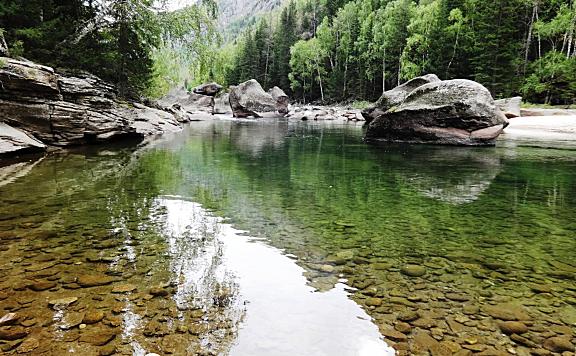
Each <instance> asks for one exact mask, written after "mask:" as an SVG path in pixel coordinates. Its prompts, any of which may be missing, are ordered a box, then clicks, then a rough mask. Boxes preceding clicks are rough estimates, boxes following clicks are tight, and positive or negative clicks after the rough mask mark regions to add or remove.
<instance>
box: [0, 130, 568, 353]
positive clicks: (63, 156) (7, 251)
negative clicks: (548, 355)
mask: <svg viewBox="0 0 576 356" xmlns="http://www.w3.org/2000/svg"><path fill="white" fill-rule="evenodd" d="M361 137H362V129H361V127H360V126H357V125H350V124H339V123H303V122H288V121H284V120H278V121H229V120H217V121H205V122H199V123H194V124H192V125H191V126H189V127H188V128H187V129H186V130H185V131H184V132H182V133H178V134H175V135H170V136H166V137H163V138H162V139H160V140H158V141H155V142H153V143H151V144H148V145H146V146H144V147H141V148H134V147H107V148H103V147H92V148H90V150H82V151H76V152H73V151H69V152H65V153H60V154H53V155H50V156H47V157H45V158H43V159H42V160H38V161H30V162H28V163H20V164H18V165H12V166H8V167H2V168H0V178H1V182H0V202H1V205H0V307H1V308H2V309H3V311H0V317H2V315H4V314H6V313H8V312H14V313H16V314H17V317H16V318H17V320H15V321H12V322H11V324H13V325H12V326H10V327H8V326H2V327H1V329H0V330H2V333H0V339H9V338H12V339H15V340H3V341H0V346H1V350H2V351H1V352H4V353H6V354H11V353H16V352H21V353H25V352H30V353H31V354H38V355H42V354H46V355H56V354H62V353H71V352H76V353H80V354H85V355H98V354H108V353H112V352H116V353H118V354H126V355H145V354H146V353H150V352H155V353H158V354H168V353H172V354H176V355H187V354H189V355H191V354H233V355H303V354H309V355H380V354H381V355H391V354H394V352H393V350H392V348H390V346H392V345H393V346H394V347H395V348H396V349H397V350H398V351H397V354H413V355H419V354H426V353H427V352H430V353H432V354H455V353H457V352H463V350H470V351H474V352H480V351H484V352H485V354H498V353H496V352H501V353H502V354H509V353H515V354H528V353H529V351H530V350H535V349H539V348H541V347H542V346H544V344H545V343H546V340H547V339H548V338H550V337H554V336H559V337H561V338H564V339H567V340H568V342H571V343H573V342H574V340H572V338H573V334H574V328H575V325H576V307H575V304H576V282H575V279H576V263H575V262H574V261H576V239H575V237H576V219H574V217H576V146H573V145H570V142H563V144H562V145H561V146H558V147H556V146H555V145H554V143H553V142H546V141H541V142H540V144H539V145H536V146H540V147H533V146H535V145H533V144H532V143H533V142H526V141H525V140H518V139H515V138H514V137H512V135H510V137H509V138H506V135H505V136H504V137H503V139H502V140H501V141H499V143H498V146H497V147H496V148H454V147H431V146H404V145H389V146H380V147H374V146H367V145H365V144H364V143H362V141H361ZM543 147H546V148H543ZM64 297H74V298H78V299H77V300H75V301H74V302H72V303H71V304H70V305H68V306H62V305H61V306H59V307H54V306H52V307H51V306H50V305H49V303H50V301H54V300H55V299H59V298H64ZM502 310H506V311H508V313H509V314H511V315H504V316H503V315H502ZM410 313H412V314H414V316H412V315H411V314H410ZM502 318H504V319H520V320H521V322H522V323H523V324H524V325H525V326H527V327H528V329H529V330H528V331H526V332H523V335H524V336H523V337H525V338H526V339H527V340H528V341H529V342H524V343H522V342H519V341H518V340H516V341H513V340H511V339H510V337H509V336H506V335H504V334H503V333H502V331H501V330H500V327H499V324H498V323H499V322H501V321H502ZM18 333H20V334H21V335H17V334H18ZM18 336H19V337H18ZM22 336H25V337H22ZM16 337H18V338H16ZM384 340H385V341H386V343H387V344H388V345H390V346H388V345H387V344H386V343H385V342H384ZM490 352H491V353H490Z"/></svg>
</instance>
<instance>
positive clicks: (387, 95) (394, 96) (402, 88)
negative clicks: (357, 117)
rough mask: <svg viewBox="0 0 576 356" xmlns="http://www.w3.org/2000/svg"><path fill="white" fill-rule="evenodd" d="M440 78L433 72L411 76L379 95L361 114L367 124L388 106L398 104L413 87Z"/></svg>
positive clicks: (436, 80) (386, 109)
mask: <svg viewBox="0 0 576 356" xmlns="http://www.w3.org/2000/svg"><path fill="white" fill-rule="evenodd" d="M439 81H440V79H439V78H438V77H437V76H436V75H435V74H427V75H423V76H421V77H416V78H413V79H411V80H409V81H407V82H406V83H404V84H401V85H399V86H397V87H396V88H394V89H391V90H387V91H385V92H384V93H382V95H381V96H380V99H378V101H376V103H375V104H374V105H373V106H371V107H368V108H366V109H364V110H362V116H364V119H365V120H366V123H367V124H369V123H370V122H371V121H372V120H374V119H375V118H376V117H378V116H379V115H382V114H383V113H385V112H386V111H388V110H389V109H390V108H392V107H394V106H398V105H400V104H401V103H402V102H403V101H404V99H406V97H407V96H408V94H410V93H411V92H412V91H413V90H414V89H416V88H418V87H420V86H422V85H424V84H428V83H435V82H439Z"/></svg>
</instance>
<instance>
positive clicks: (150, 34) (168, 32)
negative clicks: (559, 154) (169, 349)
mask: <svg viewBox="0 0 576 356" xmlns="http://www.w3.org/2000/svg"><path fill="white" fill-rule="evenodd" d="M167 2H168V1H167V0H163V1H157V0H122V1H106V0H100V1H99V0H90V1H84V0H71V1H61V0H60V1H59V0H49V1H42V0H29V1H24V0H4V1H2V2H1V3H0V31H2V33H3V34H4V37H5V39H6V41H7V43H8V47H9V48H10V52H11V55H12V56H15V57H19V56H22V57H25V58H27V59H30V60H33V61H37V62H39V63H42V64H47V65H50V66H53V67H55V68H57V69H59V70H66V71H78V70H81V71H88V72H91V73H93V74H96V75H98V76H100V77H102V78H104V79H106V80H108V81H110V82H112V83H114V84H116V85H117V86H118V89H119V92H120V93H121V94H122V95H123V96H126V97H137V98H141V97H152V98H157V97H160V96H162V95H164V94H165V93H166V92H167V91H168V90H169V89H170V88H171V87H174V86H177V85H182V84H183V83H184V82H186V84H187V85H188V86H189V87H191V86H192V85H195V84H199V83H201V82H206V81H217V82H218V83H220V84H223V85H225V86H227V85H235V84H238V83H240V82H243V81H245V80H248V79H251V78H255V79H257V80H258V81H259V82H260V83H261V84H262V86H263V87H264V88H265V89H268V88H270V87H272V86H279V87H281V88H282V89H284V90H285V91H286V92H287V93H288V94H289V95H290V96H291V97H292V98H293V99H294V100H297V101H301V102H311V101H322V102H324V103H331V102H345V101H352V100H367V101H373V100H376V99H377V98H378V97H379V96H380V94H381V93H382V92H383V91H385V90H388V89H391V88H393V87H395V86H396V85H398V84H400V83H402V82H404V81H406V80H409V79H411V78H413V77H415V76H418V75H422V74H428V73H434V74H437V75H438V76H439V77H440V78H441V79H453V78H466V79H472V80H475V81H478V82H480V83H482V84H483V85H485V86H486V87H487V88H488V89H489V90H490V91H491V92H492V94H493V96H495V97H509V96H513V95H521V96H523V97H524V98H525V100H527V101H530V102H533V103H545V104H572V103H574V100H575V98H576V34H575V32H576V31H575V27H576V1H575V0H495V1H490V2H487V1H483V0H352V1H347V0H290V1H289V2H284V3H283V5H282V6H281V7H279V8H277V9H276V10H273V11H271V12H268V13H265V14H264V15H262V16H260V17H259V18H258V19H257V21H250V22H249V24H248V25H247V27H245V28H244V29H243V30H241V31H239V32H236V34H235V38H228V37H230V36H223V35H222V34H223V33H224V32H225V30H224V29H219V28H217V25H216V21H215V19H216V17H217V12H218V9H217V4H216V3H215V2H214V1H212V0H204V1H202V2H198V3H196V4H194V5H190V6H187V7H185V8H183V9H180V10H177V11H168V9H167V7H166V3H167ZM225 37H226V41H224V38H225ZM232 37H234V36H232Z"/></svg>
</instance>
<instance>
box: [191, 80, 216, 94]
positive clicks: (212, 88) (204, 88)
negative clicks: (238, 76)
mask: <svg viewBox="0 0 576 356" xmlns="http://www.w3.org/2000/svg"><path fill="white" fill-rule="evenodd" d="M220 90H222V86H221V85H220V84H217V83H214V82H212V83H206V84H202V85H199V86H197V87H196V88H194V89H193V90H192V92H193V93H194V94H200V95H206V96H216V94H218V92H219V91H220Z"/></svg>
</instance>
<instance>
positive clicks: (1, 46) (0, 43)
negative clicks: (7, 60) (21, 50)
mask: <svg viewBox="0 0 576 356" xmlns="http://www.w3.org/2000/svg"><path fill="white" fill-rule="evenodd" d="M0 56H2V57H8V56H10V51H8V45H7V44H6V40H5V39H4V32H3V30H2V29H0Z"/></svg>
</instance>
